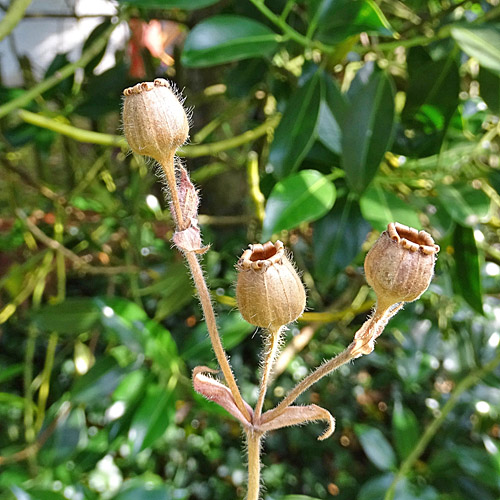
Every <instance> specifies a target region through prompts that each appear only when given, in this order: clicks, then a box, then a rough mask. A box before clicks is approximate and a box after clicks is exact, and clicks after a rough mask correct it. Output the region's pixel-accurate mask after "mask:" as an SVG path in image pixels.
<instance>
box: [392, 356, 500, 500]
mask: <svg viewBox="0 0 500 500" xmlns="http://www.w3.org/2000/svg"><path fill="white" fill-rule="evenodd" d="M499 363H500V351H499V352H498V354H497V355H496V357H494V358H493V359H492V360H491V361H490V362H489V363H487V364H485V365H484V366H481V367H478V368H477V369H476V370H474V371H472V372H471V373H469V374H468V375H467V376H466V377H465V378H463V379H462V380H461V381H460V382H459V383H458V384H457V386H456V387H455V389H454V390H453V392H452V393H451V395H450V399H448V401H447V402H446V404H445V405H444V406H443V408H442V410H441V412H440V414H439V416H438V417H437V418H436V419H435V420H433V421H432V422H431V424H430V425H429V426H428V427H427V428H426V429H425V431H424V433H423V434H422V436H421V437H420V439H419V441H418V443H417V444H416V445H415V447H414V448H413V451H412V452H411V453H410V454H409V455H408V456H407V457H406V459H405V460H404V461H403V463H402V464H401V466H400V468H399V470H398V471H397V472H396V475H395V476H394V479H393V481H392V484H391V485H390V486H389V489H388V490H387V492H386V494H385V497H384V500H393V499H394V494H395V491H396V485H397V484H398V482H399V480H400V479H402V478H403V477H404V476H406V474H407V473H408V472H409V471H410V469H411V468H412V467H413V465H414V464H415V462H416V461H417V460H418V459H419V457H420V456H421V455H422V453H423V452H424V451H425V449H426V447H427V445H428V444H429V442H430V441H431V440H432V438H433V437H434V436H435V435H436V433H437V432H438V430H439V428H440V427H441V425H443V423H444V421H445V420H446V417H447V416H448V414H449V413H450V411H451V410H452V409H453V408H454V407H455V405H456V404H457V402H458V399H459V398H460V396H461V395H462V394H463V393H464V392H465V391H467V390H468V389H469V388H471V387H472V386H473V385H475V384H477V383H478V382H479V381H480V380H481V378H482V377H484V376H485V375H486V374H488V373H489V372H491V371H493V370H494V369H495V368H496V367H497V366H498V364H499Z"/></svg>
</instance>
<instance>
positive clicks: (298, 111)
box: [269, 71, 322, 178]
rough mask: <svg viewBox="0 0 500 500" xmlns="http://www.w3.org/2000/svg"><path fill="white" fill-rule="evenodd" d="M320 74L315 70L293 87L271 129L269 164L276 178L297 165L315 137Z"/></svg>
mask: <svg viewBox="0 0 500 500" xmlns="http://www.w3.org/2000/svg"><path fill="white" fill-rule="evenodd" d="M320 76H321V73H320V72H319V71H317V72H316V73H315V74H314V75H313V76H312V78H310V79H309V80H308V81H307V82H306V83H305V84H304V86H303V87H300V88H299V89H298V90H296V92H295V93H294V94H293V95H292V97H291V98H290V100H289V101H288V104H287V106H286V109H285V111H284V113H283V117H282V118H281V121H280V123H279V125H278V127H277V128H276V130H275V132H274V140H273V142H272V144H271V150H270V152H269V165H270V166H271V167H272V169H273V172H274V173H275V174H276V176H277V177H279V178H282V177H285V176H286V175H288V174H289V173H290V172H293V171H294V170H295V169H296V168H297V167H298V166H299V165H300V163H301V162H302V160H303V159H304V157H305V155H306V154H307V152H308V151H309V150H310V149H311V146H312V145H313V143H314V141H315V139H316V133H317V127H318V117H319V112H320V105H321V94H322V91H321V87H322V84H321V78H320Z"/></svg>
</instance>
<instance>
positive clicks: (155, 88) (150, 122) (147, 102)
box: [123, 78, 189, 162]
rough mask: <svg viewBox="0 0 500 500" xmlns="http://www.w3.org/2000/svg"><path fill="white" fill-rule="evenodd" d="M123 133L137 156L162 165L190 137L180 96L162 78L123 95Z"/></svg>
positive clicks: (128, 90)
mask: <svg viewBox="0 0 500 500" xmlns="http://www.w3.org/2000/svg"><path fill="white" fill-rule="evenodd" d="M123 95H124V96H125V99H124V102H123V129H124V132H125V137H126V138H127V141H128V143H129V146H130V148H131V149H132V151H134V153H138V154H141V155H145V156H151V157H152V158H154V159H155V160H157V161H159V162H161V161H162V160H164V159H165V158H168V157H172V156H173V155H174V154H175V152H176V150H177V149H178V148H179V147H180V146H182V145H183V144H184V143H185V142H186V140H187V138H188V135H189V121H188V117H187V115H186V112H185V110H184V108H183V106H182V103H181V102H180V101H179V98H178V95H177V92H176V91H175V90H174V89H172V87H171V85H170V83H169V82H168V81H167V80H164V79H163V78H157V79H156V80H155V81H154V82H143V83H138V84H137V85H135V86H133V87H129V88H127V89H125V90H124V91H123Z"/></svg>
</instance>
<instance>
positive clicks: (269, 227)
mask: <svg viewBox="0 0 500 500" xmlns="http://www.w3.org/2000/svg"><path fill="white" fill-rule="evenodd" d="M335 198H336V190H335V186H334V184H333V183H332V182H330V181H329V180H328V179H327V178H326V177H325V176H324V175H323V174H321V173H320V172H318V171H317V170H301V171H300V172H298V173H297V174H294V175H291V176H290V177H287V178H286V179H284V180H283V181H281V182H278V183H276V185H275V186H274V188H273V189H272V191H271V194H270V195H269V199H268V200H267V204H266V216H265V219H264V225H263V229H262V239H263V240H264V241H265V240H267V239H269V238H270V237H271V236H272V235H273V234H274V233H277V232H278V231H282V230H287V229H292V228H294V227H297V226H298V225H299V224H301V223H302V222H310V221H313V220H316V219H318V218H319V217H321V216H322V215H324V214H326V213H327V212H328V211H329V210H330V209H331V208H332V206H333V204H334V203H335Z"/></svg>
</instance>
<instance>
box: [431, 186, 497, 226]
mask: <svg viewBox="0 0 500 500" xmlns="http://www.w3.org/2000/svg"><path fill="white" fill-rule="evenodd" d="M437 193H438V197H439V200H440V202H441V204H442V206H443V207H445V209H446V211H447V212H448V213H449V214H450V216H451V218H452V219H453V220H454V221H455V222H458V223H459V224H461V225H465V226H473V225H475V224H477V223H478V222H479V221H480V220H481V219H484V218H485V217H487V216H488V212H489V209H490V199H489V197H488V195H487V194H486V193H484V192H483V191H482V190H481V189H474V188H473V187H472V186H470V185H468V184H462V183H455V184H448V185H447V184H440V185H438V186H437Z"/></svg>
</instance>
